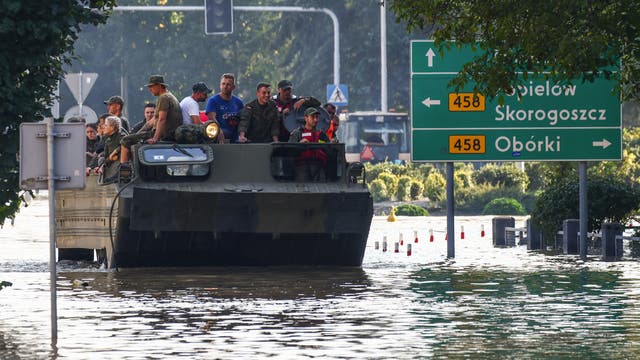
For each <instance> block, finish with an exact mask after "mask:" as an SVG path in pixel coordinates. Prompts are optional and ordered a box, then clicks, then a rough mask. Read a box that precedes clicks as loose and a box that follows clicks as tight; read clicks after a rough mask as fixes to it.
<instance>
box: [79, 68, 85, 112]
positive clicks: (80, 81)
mask: <svg viewBox="0 0 640 360" xmlns="http://www.w3.org/2000/svg"><path fill="white" fill-rule="evenodd" d="M78 99H80V101H78V105H80V106H79V107H80V111H78V112H79V113H80V117H82V115H83V111H82V101H83V100H84V96H82V71H80V75H79V76H78Z"/></svg>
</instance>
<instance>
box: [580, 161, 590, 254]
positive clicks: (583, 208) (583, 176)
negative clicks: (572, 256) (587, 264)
mask: <svg viewBox="0 0 640 360" xmlns="http://www.w3.org/2000/svg"><path fill="white" fill-rule="evenodd" d="M578 174H579V180H578V182H579V190H578V191H579V196H578V201H579V206H578V207H579V211H580V220H579V221H580V258H581V259H583V260H586V259H587V219H588V216H589V210H588V206H587V162H586V161H580V163H579V164H578Z"/></svg>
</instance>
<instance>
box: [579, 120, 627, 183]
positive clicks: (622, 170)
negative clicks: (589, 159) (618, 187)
mask: <svg viewBox="0 0 640 360" xmlns="http://www.w3.org/2000/svg"><path fill="white" fill-rule="evenodd" d="M622 149H623V150H622V161H600V162H597V163H596V164H595V166H593V167H591V168H589V172H590V173H592V174H593V173H598V174H603V175H606V176H609V177H616V178H619V179H625V180H626V181H627V182H629V183H635V184H640V162H639V161H638V159H639V158H640V128H633V129H623V131H622Z"/></svg>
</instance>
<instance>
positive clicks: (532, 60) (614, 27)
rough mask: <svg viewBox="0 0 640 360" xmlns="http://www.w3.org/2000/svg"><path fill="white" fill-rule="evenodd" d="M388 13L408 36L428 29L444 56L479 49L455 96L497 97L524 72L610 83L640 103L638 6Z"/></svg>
mask: <svg viewBox="0 0 640 360" xmlns="http://www.w3.org/2000/svg"><path fill="white" fill-rule="evenodd" d="M391 11H392V12H394V13H395V14H396V15H397V17H398V20H403V21H405V22H406V25H407V30H408V31H410V32H411V31H414V30H418V29H421V30H424V29H428V30H433V39H434V40H435V43H436V46H438V47H440V49H441V50H443V48H442V47H443V46H447V45H445V42H447V41H449V40H453V39H455V41H456V45H458V46H461V45H463V44H467V45H472V46H477V48H478V53H479V55H477V56H476V57H475V58H474V60H473V61H472V62H470V63H467V64H465V65H464V67H463V69H462V71H461V72H460V73H459V75H458V76H457V77H456V78H455V79H454V80H452V84H451V85H453V86H455V87H456V88H457V89H461V88H462V86H464V85H465V84H466V83H468V82H470V81H472V82H474V83H475V85H474V91H477V92H479V93H481V94H484V95H485V96H487V97H489V98H493V97H495V96H498V97H499V98H500V97H501V96H502V95H504V94H509V93H511V92H512V91H513V89H517V86H518V85H521V84H523V83H524V82H525V81H526V80H527V73H529V74H532V75H533V76H534V77H542V78H547V79H549V80H552V81H554V82H561V83H567V82H571V81H574V82H575V81H589V82H591V81H593V80H594V79H595V78H598V77H605V78H613V79H615V80H617V81H618V84H619V87H618V90H619V91H620V92H621V94H622V95H623V99H635V100H637V99H638V98H639V96H640V62H638V58H640V41H639V38H638V30H637V26H638V19H639V18H640V1H637V0H602V1H591V0H555V1H536V0H524V1H512V0H488V1H469V0H432V1H422V0H402V1H399V0H392V3H391ZM448 44H451V43H448ZM476 44H477V45H476ZM620 61H621V63H622V66H621V68H620V72H619V73H612V71H611V70H612V69H616V68H618V64H619V62H620ZM519 73H522V74H523V75H522V76H520V75H519ZM516 91H517V90H516Z"/></svg>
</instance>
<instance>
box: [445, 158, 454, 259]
mask: <svg viewBox="0 0 640 360" xmlns="http://www.w3.org/2000/svg"><path fill="white" fill-rule="evenodd" d="M453 203H454V201H453V163H452V162H448V163H447V240H448V241H447V258H449V259H453V258H454V257H456V247H455V244H456V242H455V239H456V238H455V227H454V226H455V224H454V221H453Z"/></svg>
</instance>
